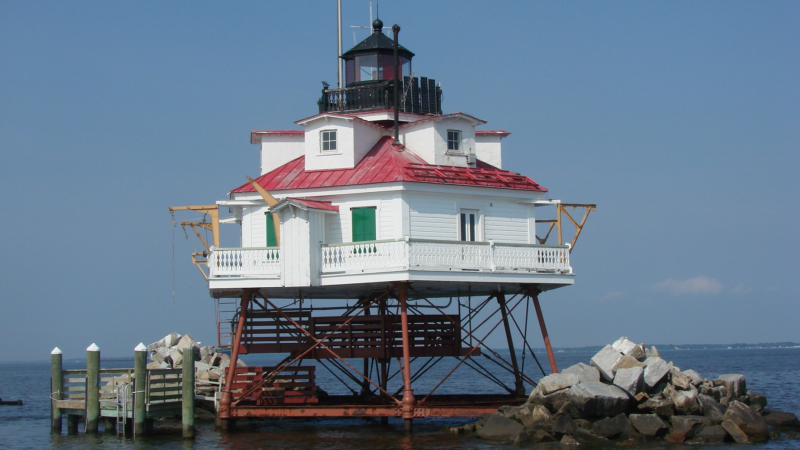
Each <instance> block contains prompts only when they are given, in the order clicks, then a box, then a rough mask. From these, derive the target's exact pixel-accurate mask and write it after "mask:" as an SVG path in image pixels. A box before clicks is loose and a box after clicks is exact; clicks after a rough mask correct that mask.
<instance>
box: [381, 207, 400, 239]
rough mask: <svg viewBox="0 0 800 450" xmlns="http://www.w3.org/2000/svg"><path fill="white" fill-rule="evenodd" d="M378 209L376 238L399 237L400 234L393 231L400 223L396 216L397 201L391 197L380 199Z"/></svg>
mask: <svg viewBox="0 0 800 450" xmlns="http://www.w3.org/2000/svg"><path fill="white" fill-rule="evenodd" d="M378 210H379V211H378V217H377V220H378V229H377V235H378V236H377V239H395V238H399V237H400V236H399V235H398V234H397V233H396V232H395V228H396V227H399V225H400V223H399V221H400V219H399V218H398V217H397V212H398V211H399V208H398V207H397V201H395V199H393V198H389V199H382V200H381V206H380V207H379V208H378Z"/></svg>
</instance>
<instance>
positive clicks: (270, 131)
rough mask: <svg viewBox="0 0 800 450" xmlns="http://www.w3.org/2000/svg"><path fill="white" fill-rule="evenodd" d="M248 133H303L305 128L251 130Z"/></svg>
mask: <svg viewBox="0 0 800 450" xmlns="http://www.w3.org/2000/svg"><path fill="white" fill-rule="evenodd" d="M250 134H305V130H253V131H251V132H250Z"/></svg>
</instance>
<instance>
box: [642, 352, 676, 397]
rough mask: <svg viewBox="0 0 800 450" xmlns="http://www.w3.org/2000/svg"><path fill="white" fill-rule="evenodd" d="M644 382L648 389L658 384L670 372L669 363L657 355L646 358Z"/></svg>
mask: <svg viewBox="0 0 800 450" xmlns="http://www.w3.org/2000/svg"><path fill="white" fill-rule="evenodd" d="M644 365H645V368H644V384H645V386H646V388H647V389H648V390H650V389H652V388H653V387H654V386H655V385H657V384H658V383H659V382H660V381H661V380H662V379H664V377H665V376H666V375H667V373H669V369H670V367H669V364H667V362H666V361H664V360H663V359H661V358H659V357H657V356H651V357H650V358H647V359H645V360H644Z"/></svg>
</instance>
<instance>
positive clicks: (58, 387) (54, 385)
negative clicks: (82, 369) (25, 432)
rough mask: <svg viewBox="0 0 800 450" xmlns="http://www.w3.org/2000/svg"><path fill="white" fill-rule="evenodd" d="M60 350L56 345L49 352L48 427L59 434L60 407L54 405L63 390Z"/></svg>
mask: <svg viewBox="0 0 800 450" xmlns="http://www.w3.org/2000/svg"><path fill="white" fill-rule="evenodd" d="M61 356H62V355H61V350H59V348H58V347H56V348H54V349H53V351H52V352H50V429H51V431H52V432H53V433H58V434H61V427H62V425H61V424H62V422H63V420H61V409H60V408H59V407H58V405H56V400H61V399H62V398H63V397H62V393H63V391H64V374H63V373H62V372H61V370H62V365H61Z"/></svg>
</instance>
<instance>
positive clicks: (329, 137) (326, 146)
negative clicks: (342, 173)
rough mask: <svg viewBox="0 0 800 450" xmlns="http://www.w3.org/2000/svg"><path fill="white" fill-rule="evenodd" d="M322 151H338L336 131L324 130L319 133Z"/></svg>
mask: <svg viewBox="0 0 800 450" xmlns="http://www.w3.org/2000/svg"><path fill="white" fill-rule="evenodd" d="M319 137H320V149H321V150H322V151H323V152H335V151H336V130H322V131H320V133H319Z"/></svg>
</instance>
